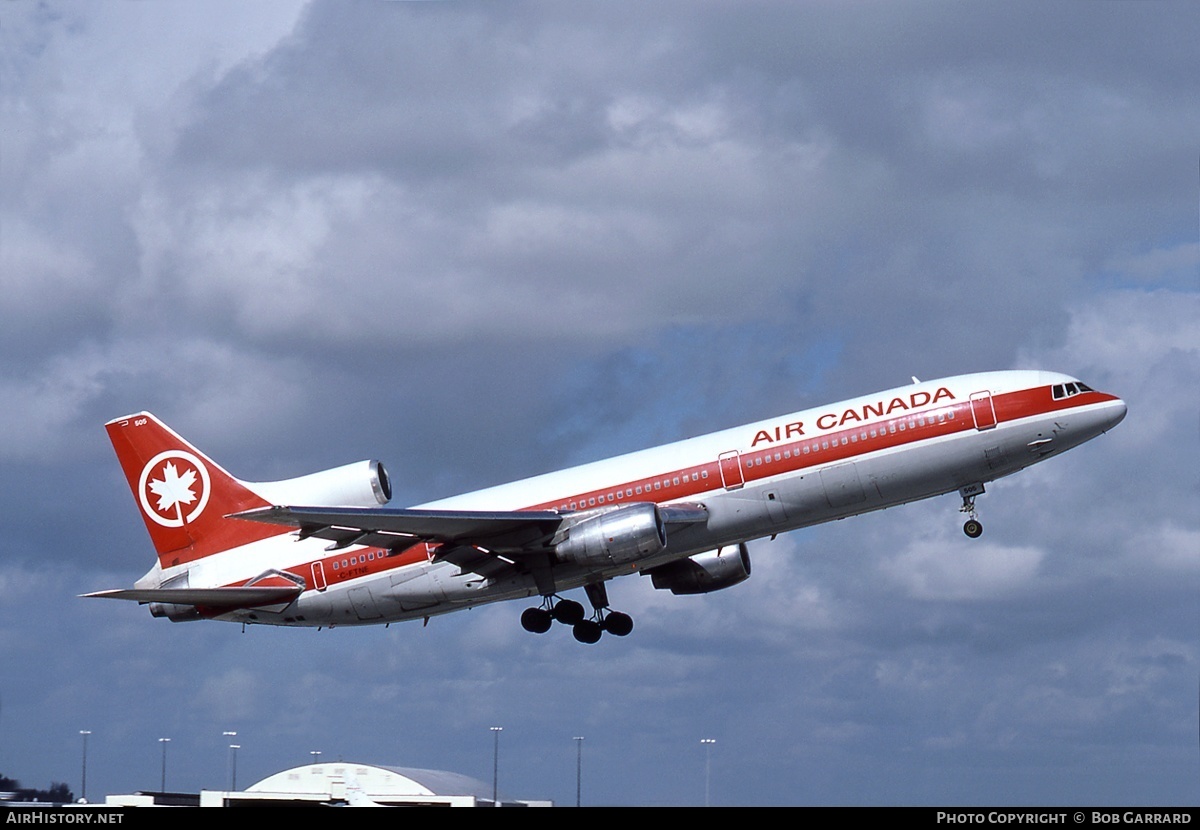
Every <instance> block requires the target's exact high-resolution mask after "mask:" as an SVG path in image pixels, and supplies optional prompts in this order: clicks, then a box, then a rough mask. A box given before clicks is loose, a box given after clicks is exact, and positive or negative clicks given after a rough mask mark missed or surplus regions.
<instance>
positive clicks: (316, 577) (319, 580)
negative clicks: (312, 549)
mask: <svg viewBox="0 0 1200 830" xmlns="http://www.w3.org/2000/svg"><path fill="white" fill-rule="evenodd" d="M312 586H313V587H314V588H316V589H317V590H318V591H324V590H325V589H326V588H328V587H329V584H328V583H327V582H326V581H325V565H324V564H323V563H321V562H313V563H312Z"/></svg>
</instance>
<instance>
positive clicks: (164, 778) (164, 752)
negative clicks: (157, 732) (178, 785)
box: [158, 738, 171, 793]
mask: <svg viewBox="0 0 1200 830" xmlns="http://www.w3.org/2000/svg"><path fill="white" fill-rule="evenodd" d="M158 742H159V743H160V744H161V745H162V781H161V782H159V787H158V791H159V792H160V793H165V792H166V791H167V744H169V743H170V742H171V739H170V738H159V739H158Z"/></svg>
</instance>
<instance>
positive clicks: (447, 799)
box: [104, 761, 554, 807]
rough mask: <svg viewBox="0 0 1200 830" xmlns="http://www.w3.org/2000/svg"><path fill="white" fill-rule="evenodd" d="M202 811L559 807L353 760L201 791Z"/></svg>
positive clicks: (117, 799)
mask: <svg viewBox="0 0 1200 830" xmlns="http://www.w3.org/2000/svg"><path fill="white" fill-rule="evenodd" d="M170 796H174V797H173V798H170V802H171V803H173V804H175V805H178V804H180V801H179V800H178V795H177V794H164V793H136V794H133V795H110V796H108V798H107V799H105V802H104V803H105V804H106V805H107V806H111V807H136V806H146V807H151V806H167V804H168V800H167V797H170ZM198 803H199V806H201V807H250V806H255V807H262V806H271V805H276V806H281V807H282V806H296V805H298V804H309V805H312V806H314V807H315V806H344V807H553V806H554V803H553V802H551V801H528V800H516V799H508V798H504V797H503V796H502V797H501V798H500V799H499V803H493V801H492V788H491V786H490V785H488V784H485V783H484V782H482V781H479V780H477V779H475V778H469V777H467V776H465V775H459V774H458V773H455V772H444V771H442V770H431V769H412V768H408V767H385V766H378V765H375V764H361V763H353V762H347V761H335V762H332V763H318V764H307V765H305V766H301V767H294V768H292V769H286V770H283V771H282V772H277V773H275V774H274V775H269V776H267V777H266V778H264V779H263V780H262V781H259V782H258V783H257V784H253V785H252V786H250V787H247V788H246V789H245V790H242V791H239V792H225V791H220V790H201V791H200V795H199V800H198Z"/></svg>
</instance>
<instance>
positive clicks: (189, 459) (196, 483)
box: [138, 450, 209, 527]
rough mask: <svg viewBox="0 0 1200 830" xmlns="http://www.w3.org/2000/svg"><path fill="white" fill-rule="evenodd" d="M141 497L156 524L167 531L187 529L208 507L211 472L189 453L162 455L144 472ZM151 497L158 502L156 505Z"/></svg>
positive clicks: (146, 467)
mask: <svg viewBox="0 0 1200 830" xmlns="http://www.w3.org/2000/svg"><path fill="white" fill-rule="evenodd" d="M164 462H165V463H164ZM138 493H139V495H140V500H141V503H142V510H143V511H145V513H146V515H147V516H149V517H150V519H151V520H152V521H154V522H156V523H157V524H160V525H162V526H163V527H183V526H184V525H185V524H189V523H190V522H194V521H195V520H196V519H197V517H199V515H200V514H201V513H202V512H203V511H204V508H205V506H206V505H207V504H208V494H209V479H208V469H207V468H206V467H205V466H204V464H203V463H202V462H201V461H200V459H199V458H197V457H196V456H194V455H192V454H191V453H189V452H184V451H183V450H168V451H167V452H161V453H159V454H158V455H156V456H154V458H152V459H150V461H149V463H147V464H146V466H145V467H143V468H142V475H141V481H140V482H139V486H138ZM151 496H154V497H156V500H155V501H153V502H152V500H151ZM185 510H187V511H188V512H186V513H185V512H184V511H185Z"/></svg>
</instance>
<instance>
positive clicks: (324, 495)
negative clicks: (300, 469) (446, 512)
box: [247, 461, 392, 507]
mask: <svg viewBox="0 0 1200 830" xmlns="http://www.w3.org/2000/svg"><path fill="white" fill-rule="evenodd" d="M247 486H249V487H250V488H251V489H252V490H254V491H255V492H256V493H258V494H259V495H261V496H262V497H263V498H264V499H266V500H267V501H269V502H271V503H272V504H311V505H320V506H324V507H376V506H378V505H381V504H387V503H388V502H389V501H390V500H391V498H392V482H391V480H390V479H389V478H388V474H387V470H385V469H384V468H383V464H382V463H380V462H378V461H358V462H355V463H354V464H346V465H344V466H341V467H334V468H333V469H332V470H322V471H321V472H319V473H312V474H311V475H306V476H299V477H298V478H289V479H284V480H283V481H263V482H253V483H248V485H247Z"/></svg>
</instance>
